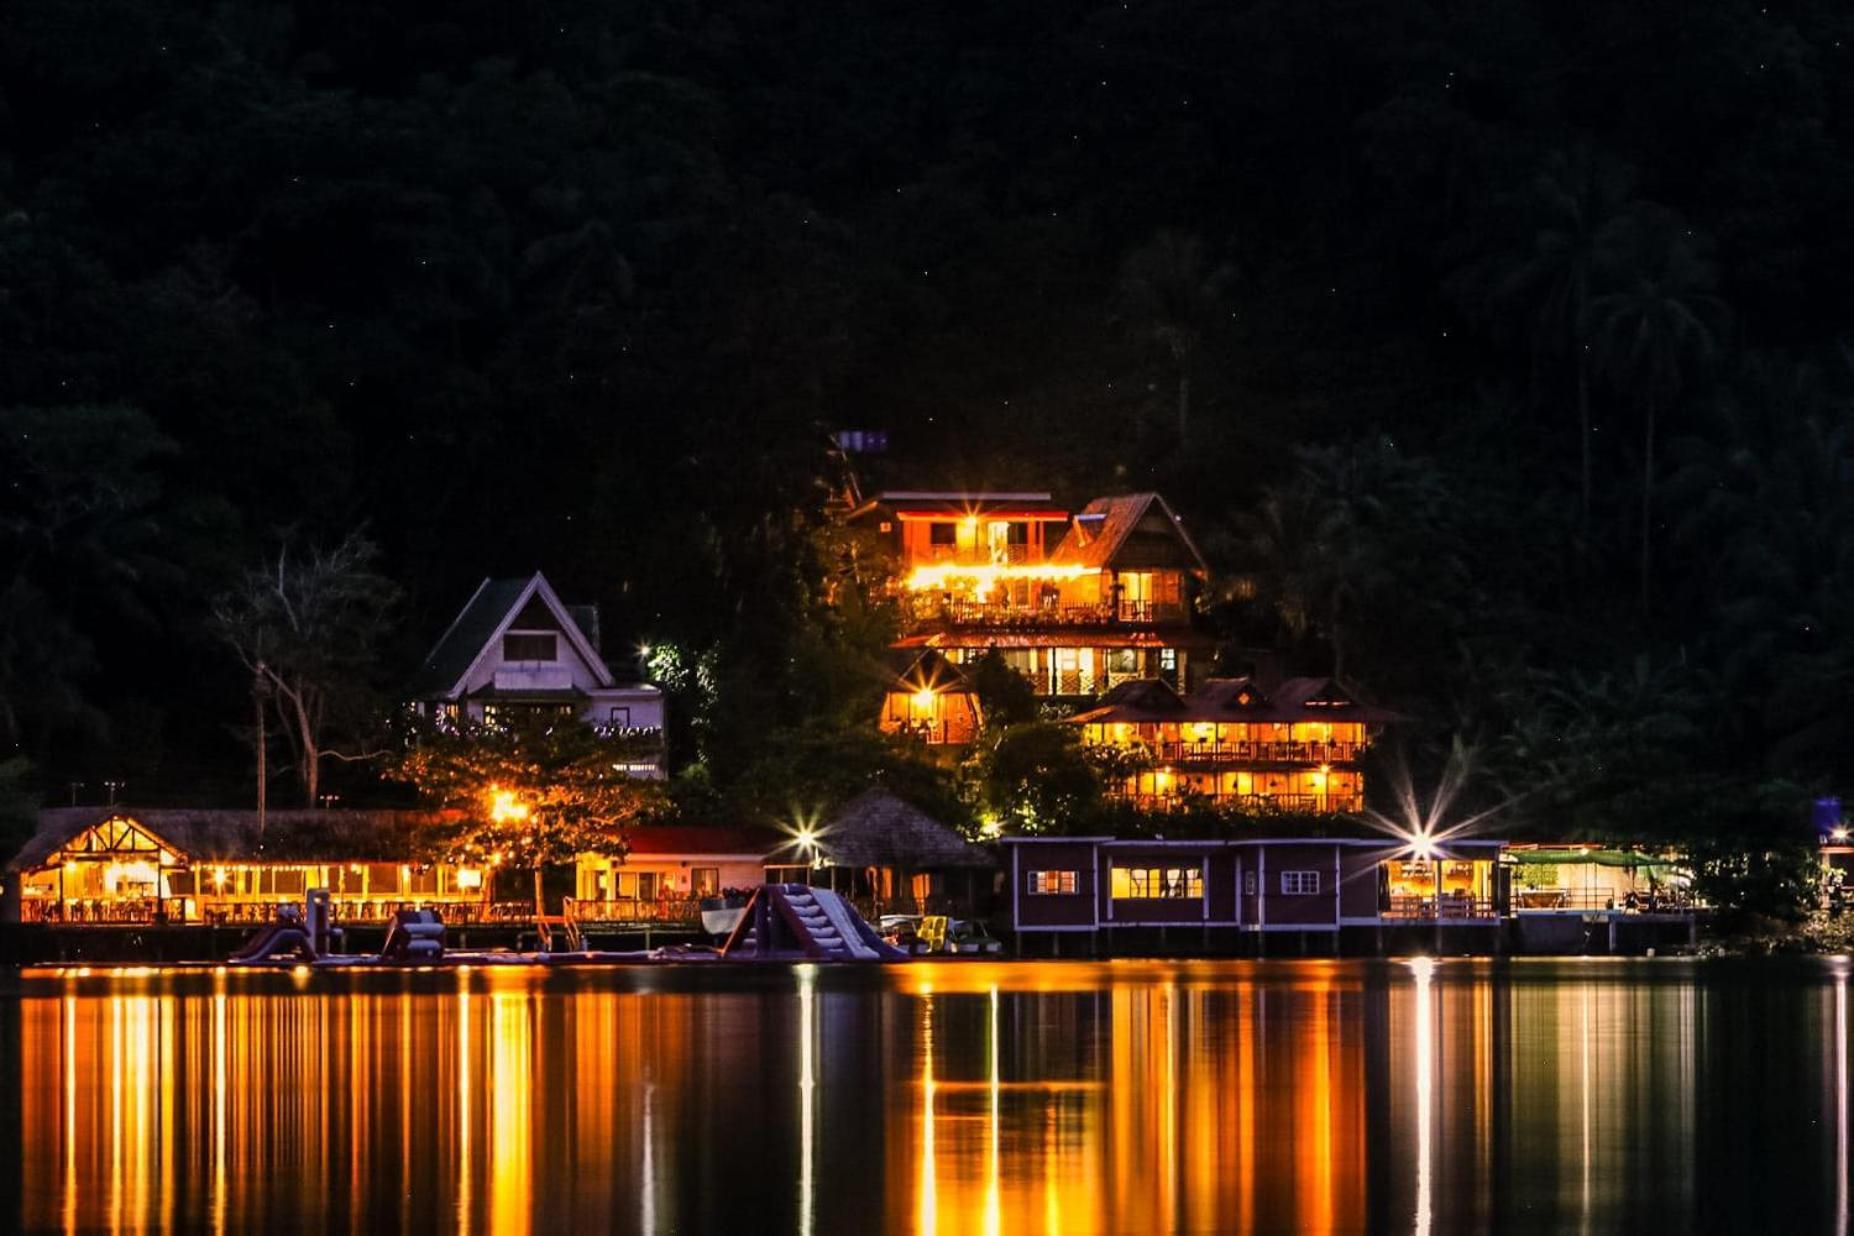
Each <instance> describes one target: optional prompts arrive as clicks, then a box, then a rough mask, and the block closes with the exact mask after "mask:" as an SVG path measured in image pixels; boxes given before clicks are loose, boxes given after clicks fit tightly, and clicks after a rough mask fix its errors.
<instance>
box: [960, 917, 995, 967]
mask: <svg viewBox="0 0 1854 1236" xmlns="http://www.w3.org/2000/svg"><path fill="white" fill-rule="evenodd" d="M946 951H947V952H949V953H958V954H961V955H962V956H980V957H990V956H996V955H997V954H999V953H1002V952H1003V951H1004V945H1003V944H1002V943H1000V942H999V940H998V937H996V936H994V935H992V934H991V931H990V929H988V928H987V927H986V926H985V924H983V923H981V922H979V921H978V920H977V919H971V918H956V919H954V920H953V921H952V922H951V923H949V924H948V925H947V929H946Z"/></svg>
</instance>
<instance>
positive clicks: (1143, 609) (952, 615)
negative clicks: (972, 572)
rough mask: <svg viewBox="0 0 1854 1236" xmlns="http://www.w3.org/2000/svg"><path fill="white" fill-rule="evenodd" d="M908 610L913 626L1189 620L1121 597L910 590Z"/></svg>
mask: <svg viewBox="0 0 1854 1236" xmlns="http://www.w3.org/2000/svg"><path fill="white" fill-rule="evenodd" d="M906 600H907V604H906V613H907V617H908V619H909V621H910V622H912V623H915V624H934V623H938V624H944V625H947V626H955V627H976V628H984V629H990V630H1001V631H1019V630H1047V629H1051V628H1058V629H1070V628H1088V627H1137V626H1155V625H1159V624H1171V625H1179V624H1183V623H1184V622H1185V621H1186V619H1187V614H1186V612H1185V607H1184V606H1182V605H1160V604H1155V603H1153V602H1150V601H1122V602H1120V603H1119V604H1118V605H1114V604H1111V603H1103V604H1098V605H1059V604H1043V605H1012V604H1009V603H1007V602H1002V601H968V600H962V599H959V598H956V597H949V596H947V595H945V594H943V593H922V592H915V593H909V594H908V596H907V598H906Z"/></svg>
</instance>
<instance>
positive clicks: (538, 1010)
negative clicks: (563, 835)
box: [0, 959, 1850, 1236]
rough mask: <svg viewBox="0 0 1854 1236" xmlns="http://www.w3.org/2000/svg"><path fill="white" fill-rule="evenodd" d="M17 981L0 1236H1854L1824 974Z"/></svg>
mask: <svg viewBox="0 0 1854 1236" xmlns="http://www.w3.org/2000/svg"><path fill="white" fill-rule="evenodd" d="M8 982H9V984H10V985H9V986H8V987H5V988H0V1100H3V1101H4V1110H0V1116H4V1120H0V1139H4V1140H3V1141H0V1162H3V1161H9V1160H10V1161H13V1162H17V1163H18V1165H19V1169H18V1177H17V1182H16V1185H15V1188H14V1189H13V1190H12V1191H11V1192H0V1228H6V1227H13V1226H23V1227H26V1228H31V1229H41V1228H43V1229H52V1230H59V1229H62V1230H93V1229H111V1230H127V1229H136V1228H145V1227H155V1228H166V1229H171V1230H211V1231H244V1230H251V1229H253V1228H262V1229H266V1230H282V1229H298V1228H315V1229H322V1228H329V1227H339V1228H350V1229H351V1228H363V1227H365V1228H372V1227H394V1228H399V1229H421V1230H422V1229H429V1228H439V1227H442V1228H452V1227H454V1228H455V1229H456V1230H458V1231H459V1232H463V1231H477V1230H485V1229H490V1230H498V1231H522V1230H542V1231H553V1230H569V1229H580V1228H586V1229H597V1230H608V1229H612V1228H617V1229H620V1230H625V1229H631V1230H640V1231H653V1232H654V1231H711V1230H728V1231H749V1230H750V1231H760V1230H774V1231H795V1232H800V1233H804V1234H806V1236H810V1234H812V1233H817V1232H825V1233H828V1232H835V1231H844V1230H895V1231H908V1230H914V1231H922V1232H940V1233H948V1234H961V1236H963V1234H964V1233H976V1232H983V1233H1002V1232H1039V1231H1041V1232H1052V1233H1054V1232H1061V1233H1069V1232H1085V1231H1091V1230H1100V1231H1141V1232H1145V1231H1164V1230H1191V1231H1240V1230H1321V1231H1352V1230H1362V1229H1377V1230H1390V1231H1414V1232H1423V1233H1427V1232H1446V1231H1458V1230H1474V1229H1477V1228H1485V1227H1488V1226H1492V1225H1501V1226H1508V1227H1512V1226H1520V1227H1526V1228H1530V1229H1534V1230H1583V1231H1605V1230H1614V1229H1616V1228H1618V1227H1643V1228H1647V1229H1650V1230H1656V1231H1678V1230H1687V1229H1689V1228H1693V1227H1715V1228H1720V1227H1734V1226H1750V1225H1753V1224H1755V1225H1756V1226H1759V1227H1771V1226H1774V1225H1776V1224H1778V1223H1788V1224H1789V1225H1791V1226H1794V1227H1796V1229H1797V1230H1807V1231H1818V1230H1819V1231H1836V1232H1839V1233H1843V1234H1845V1233H1846V1232H1847V1230H1848V1221H1847V1208H1848V1203H1849V1162H1848V1156H1849V1153H1850V1130H1849V1127H1848V1122H1849V1079H1848V1073H1847V1070H1848V1063H1849V1061H1848V1054H1849V1042H1848V1036H1849V1027H1848V1007H1847V1001H1848V993H1847V984H1848V967H1847V965H1846V963H1845V962H1842V961H1824V962H1813V961H1798V962H1794V963H1787V962H1771V963H1762V964H1752V963H1742V964H1732V963H1707V964H1698V963H1685V962H1573V963H1556V962H1550V963H1540V962H1516V963H1507V964H1497V963H1490V962H1433V961H1429V960H1425V959H1417V960H1413V961H1407V962H1358V963H1351V962H1332V961H1306V962H1271V963H1236V962H1228V963H1180V964H1169V963H1125V962H1122V963H1112V964H1088V963H996V964H992V963H973V964H948V965H926V964H922V965H915V966H909V967H899V968H890V969H883V970H867V969H864V970H851V969H845V968H833V967H815V966H805V967H796V968H793V969H771V968H767V969H759V970H750V971H742V970H735V969H723V968H720V967H714V968H709V969H706V970H693V969H690V970H680V971H674V972H671V971H664V970H608V971H579V972H572V973H557V974H542V973H533V972H518V971H496V970H483V969H478V970H477V971H474V972H471V973H456V972H443V971H433V972H428V973H417V974H414V973H390V974H368V975H363V974H348V975H335V974H315V975H311V976H308V977H307V978H306V979H305V978H303V977H301V976H295V975H291V974H283V973H279V974H261V973H260V974H251V973H238V972H231V973H226V972H216V973H215V972H207V971H190V972H166V973H138V974H134V975H121V974H118V975H114V976H112V975H110V974H108V973H107V972H103V971H98V972H95V973H92V974H89V975H87V976H82V977H80V976H77V975H75V974H29V975H27V976H26V977H24V978H21V979H16V980H10V981H8ZM15 1207H16V1213H15V1212H14V1208H15Z"/></svg>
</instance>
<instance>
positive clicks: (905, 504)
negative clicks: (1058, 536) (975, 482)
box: [850, 489, 1067, 519]
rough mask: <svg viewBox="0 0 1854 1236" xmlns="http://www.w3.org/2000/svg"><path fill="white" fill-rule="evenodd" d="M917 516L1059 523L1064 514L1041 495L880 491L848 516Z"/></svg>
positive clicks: (1053, 501) (920, 490) (976, 491)
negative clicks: (1014, 515) (994, 516)
mask: <svg viewBox="0 0 1854 1236" xmlns="http://www.w3.org/2000/svg"><path fill="white" fill-rule="evenodd" d="M878 509H880V510H885V511H891V512H893V513H895V514H897V515H900V514H918V515H954V516H962V517H963V516H966V515H985V514H990V513H994V512H999V511H1011V512H1021V513H1022V514H1024V515H1026V516H1033V517H1035V518H1039V519H1040V518H1051V519H1063V518H1066V517H1067V512H1066V511H1064V510H1062V509H1061V508H1060V507H1058V506H1057V505H1056V503H1055V499H1054V498H1052V497H1051V496H1050V495H1049V494H1047V493H1043V492H1041V491H1010V490H926V489H888V490H884V491H882V492H881V493H879V494H876V495H875V496H874V497H872V498H870V499H869V500H868V501H867V502H865V503H863V504H862V505H861V506H859V507H858V508H857V509H856V510H854V511H852V512H851V513H850V518H851V519H857V518H860V517H861V516H863V515H866V514H868V513H869V512H870V511H874V510H878Z"/></svg>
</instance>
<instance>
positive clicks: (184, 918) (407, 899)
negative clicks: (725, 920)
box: [0, 807, 789, 924]
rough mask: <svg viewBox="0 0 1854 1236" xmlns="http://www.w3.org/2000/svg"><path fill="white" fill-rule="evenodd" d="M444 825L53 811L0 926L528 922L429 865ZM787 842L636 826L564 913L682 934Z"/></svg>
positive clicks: (475, 883)
mask: <svg viewBox="0 0 1854 1236" xmlns="http://www.w3.org/2000/svg"><path fill="white" fill-rule="evenodd" d="M454 818H456V817H455V814H454V813H440V812H419V811H351V810H329V811H273V812H270V813H268V815H267V817H266V820H265V826H264V828H263V829H261V830H260V829H259V827H258V821H257V813H256V812H252V811H210V810H193V809H150V810H139V809H135V810H132V809H130V808H127V807H121V808H117V807H74V808H55V809H50V810H46V811H41V812H40V813H39V828H38V831H37V832H36V833H35V834H34V835H33V837H32V839H31V840H30V841H28V842H27V843H26V845H25V846H24V847H23V848H22V849H21V850H20V852H19V853H18V854H17V855H16V856H14V858H13V859H12V861H11V862H9V863H8V864H7V866H6V871H5V874H4V876H3V877H0V880H3V883H4V888H5V893H4V899H3V900H0V921H23V922H29V923H69V924H112V923H114V924H134V923H169V924H187V923H248V922H262V921H267V920H268V919H270V918H271V917H273V916H274V915H275V914H276V911H277V909H278V907H280V906H283V905H289V904H300V903H301V902H302V899H303V896H304V894H306V893H307V892H308V891H309V890H310V889H315V888H325V889H327V890H329V893H330V895H331V901H332V903H333V906H334V911H335V916H336V918H337V920H338V921H343V922H378V921H383V920H385V919H387V918H390V917H391V916H392V914H393V912H394V911H395V910H399V909H403V908H414V907H429V908H434V909H436V910H438V911H439V912H440V913H441V914H442V915H443V916H444V917H445V918H446V919H447V920H449V921H452V922H470V921H481V920H484V919H509V920H516V919H525V918H527V917H529V916H530V915H531V914H532V912H533V901H532V897H531V896H530V895H529V892H528V887H529V886H528V881H527V878H526V877H525V876H524V877H522V878H521V879H520V880H518V881H515V887H517V888H518V889H519V890H520V894H521V895H520V896H518V897H516V898H515V899H513V900H510V901H507V902H501V901H497V900H496V879H495V877H496V868H495V867H494V866H491V867H478V866H471V865H467V864H457V863H447V862H434V861H431V855H432V853H434V852H435V851H436V850H437V849H438V848H439V846H438V844H437V843H436V842H435V840H434V838H433V837H432V836H431V833H432V831H433V830H434V829H437V828H439V827H441V826H442V825H443V823H444V822H445V821H446V820H448V819H454ZM788 842H789V839H788V838H784V837H781V836H780V835H779V834H777V833H774V832H769V831H760V830H749V829H735V828H719V827H708V826H681V827H668V826H648V827H640V828H634V829H631V830H630V831H629V832H628V833H627V834H626V844H627V846H628V851H629V852H628V853H627V854H626V855H625V857H624V858H623V859H612V858H607V857H604V856H600V855H582V856H581V857H580V859H579V860H578V862H577V864H576V867H577V870H576V872H575V884H574V889H575V896H574V897H573V898H572V899H571V901H572V904H571V905H569V906H568V907H567V908H568V910H569V912H571V913H573V914H574V916H575V917H577V918H579V919H581V920H583V921H588V922H592V921H612V922H628V921H633V920H637V921H654V922H666V921H685V920H686V921H694V920H695V919H696V918H697V915H698V911H697V906H698V903H699V900H700V898H702V897H704V896H710V895H714V894H717V893H719V892H721V891H723V890H726V889H729V888H750V887H752V886H755V885H757V884H759V883H760V881H761V880H762V879H764V878H765V874H766V864H767V863H769V862H774V861H780V856H779V853H778V851H779V849H780V847H781V846H782V845H784V844H787V843H788Z"/></svg>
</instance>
